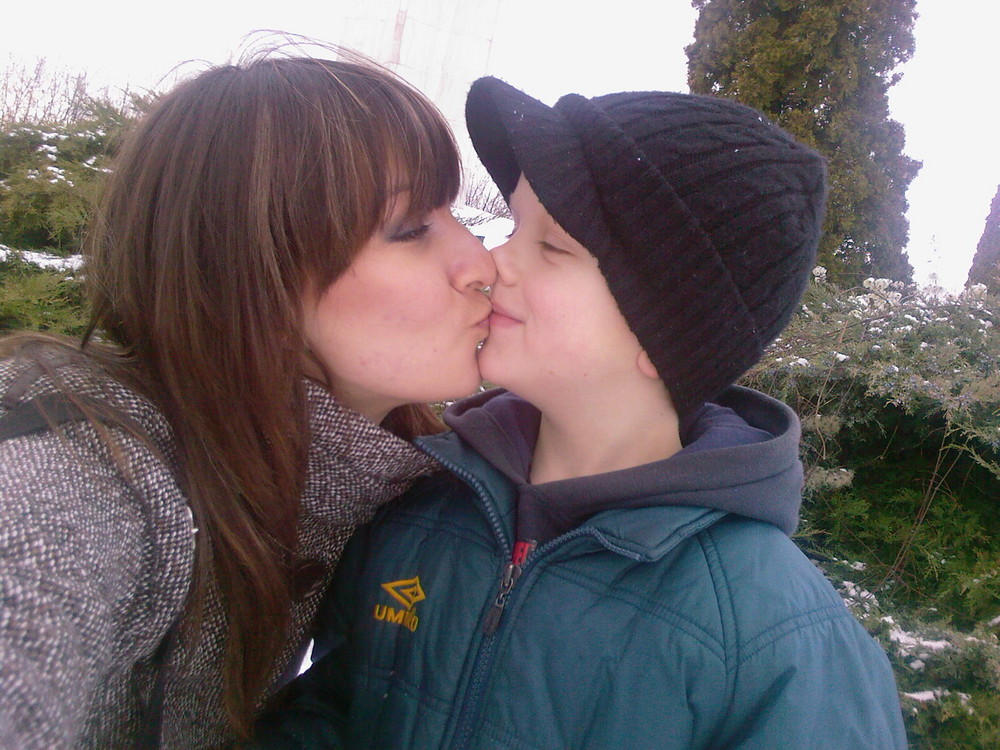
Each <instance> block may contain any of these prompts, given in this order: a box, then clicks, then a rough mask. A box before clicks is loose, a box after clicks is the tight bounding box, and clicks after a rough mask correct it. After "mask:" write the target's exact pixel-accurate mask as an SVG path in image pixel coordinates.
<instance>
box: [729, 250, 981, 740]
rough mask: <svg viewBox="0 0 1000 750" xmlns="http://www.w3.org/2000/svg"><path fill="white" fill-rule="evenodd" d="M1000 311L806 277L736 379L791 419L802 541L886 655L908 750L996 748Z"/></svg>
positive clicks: (887, 285)
mask: <svg viewBox="0 0 1000 750" xmlns="http://www.w3.org/2000/svg"><path fill="white" fill-rule="evenodd" d="M997 310H1000V300H998V299H997V298H996V297H993V296H991V295H990V294H989V293H988V292H987V290H986V288H985V287H983V286H974V287H971V288H969V289H967V290H966V291H965V292H963V293H962V294H961V295H958V296H953V295H946V294H943V293H941V290H935V289H925V290H916V289H914V288H913V287H907V286H904V285H903V284H901V283H899V282H894V281H888V280H885V279H868V280H866V281H865V282H864V285H863V287H862V288H859V289H854V290H842V289H839V288H837V287H835V286H833V285H831V284H828V283H826V280H825V272H824V270H823V269H822V268H817V270H816V280H815V283H814V284H813V285H812V286H811V288H810V290H809V292H808V293H807V295H806V298H805V300H804V304H803V305H802V308H801V311H800V313H799V315H798V316H797V317H796V318H795V320H794V321H793V322H792V324H791V325H790V326H789V328H788V329H787V331H786V332H785V334H784V335H783V337H782V338H781V339H779V340H778V341H777V342H776V343H775V345H774V346H773V347H772V349H771V351H770V352H769V354H768V356H767V357H766V358H765V360H764V361H763V362H761V363H760V365H759V366H758V367H757V368H756V369H755V370H754V371H753V372H752V373H750V374H749V375H748V377H747V381H748V384H750V385H753V386H755V387H758V388H761V389H762V390H765V391H768V392H770V393H772V394H774V395H775V396H777V397H779V398H782V399H783V400H785V401H787V402H788V403H789V404H791V405H792V406H793V407H794V408H795V409H796V411H797V412H798V413H799V415H800V416H801V418H802V423H803V442H802V452H803V461H804V463H805V466H806V497H805V503H804V506H803V523H802V527H801V529H800V532H799V536H800V541H801V542H802V544H803V545H804V546H805V547H806V548H807V550H809V552H810V553H811V554H812V555H813V556H814V557H815V558H816V559H817V560H818V561H819V563H820V565H821V567H823V568H824V570H825V571H826V572H827V574H828V575H829V576H830V577H831V578H832V579H833V580H834V582H835V583H836V584H837V585H838V586H839V587H840V588H841V591H842V592H843V593H844V596H845V599H846V600H847V601H848V602H849V604H851V605H852V607H853V608H854V609H855V612H856V613H857V614H858V615H859V616H860V617H861V618H862V621H863V622H865V623H866V625H868V626H869V629H870V630H871V631H872V633H873V634H874V635H876V636H877V637H880V638H881V639H882V640H883V642H884V644H885V645H886V647H887V650H888V651H889V652H890V654H891V656H892V658H893V661H894V665H895V667H896V669H897V680H898V682H899V685H900V689H901V692H902V693H903V702H904V709H905V711H906V716H907V720H908V722H909V730H910V734H911V739H912V740H913V741H914V742H915V743H916V744H915V747H918V748H951V747H955V748H958V747H961V748H965V749H966V750H970V749H974V748H984V749H985V748H995V747H998V746H1000V743H998V742H997V738H998V737H1000V697H998V688H1000V645H998V643H997V632H998V631H1000V533H998V532H1000V516H998V514H997V502H998V498H1000V336H998V333H997V325H998V323H1000V321H998V319H997V318H998V315H997V313H995V312H994V311H997ZM890 613H891V614H890Z"/></svg>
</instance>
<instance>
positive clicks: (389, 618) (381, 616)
mask: <svg viewBox="0 0 1000 750" xmlns="http://www.w3.org/2000/svg"><path fill="white" fill-rule="evenodd" d="M382 588H383V589H384V590H385V591H386V592H388V593H389V595H390V596H391V597H392V598H393V599H395V600H396V601H397V602H399V603H400V604H402V605H403V606H404V607H406V609H396V608H395V607H390V606H389V605H387V604H376V605H375V619H376V620H382V621H384V622H390V623H393V624H395V625H402V626H403V627H404V628H406V629H407V630H409V631H410V632H413V631H414V630H416V629H417V623H418V622H419V620H418V618H417V615H416V614H415V613H414V612H413V605H415V604H416V603H417V602H422V601H423V600H424V599H426V598H427V595H426V594H424V590H423V589H422V588H421V587H420V576H416V577H414V578H406V579H403V580H399V581H391V582H390V583H383V584H382Z"/></svg>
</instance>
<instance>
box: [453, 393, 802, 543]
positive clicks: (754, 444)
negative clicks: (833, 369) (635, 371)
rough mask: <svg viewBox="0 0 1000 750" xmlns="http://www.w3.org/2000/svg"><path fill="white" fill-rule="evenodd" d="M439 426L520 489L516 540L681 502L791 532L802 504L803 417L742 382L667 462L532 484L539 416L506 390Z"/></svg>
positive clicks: (706, 411)
mask: <svg viewBox="0 0 1000 750" xmlns="http://www.w3.org/2000/svg"><path fill="white" fill-rule="evenodd" d="M444 419H445V422H446V423H447V424H448V426H449V427H451V428H452V429H453V430H454V431H455V433H456V434H457V435H458V436H459V437H460V438H461V440H462V441H463V442H465V443H467V444H468V445H469V446H470V447H471V448H473V449H474V450H475V451H476V452H477V453H479V455H481V456H482V457H483V459H485V460H486V461H487V462H488V463H489V464H490V465H492V466H493V467H494V468H495V469H496V470H497V471H499V472H500V473H501V474H503V475H504V476H505V477H506V478H507V479H509V480H510V481H511V482H512V483H513V484H514V485H515V486H516V487H517V492H518V501H517V538H518V539H523V540H532V541H537V542H539V543H541V542H544V541H546V540H548V539H551V538H553V537H555V536H558V535H559V534H561V533H564V532H566V531H569V530H571V529H573V528H575V527H577V526H579V525H580V524H581V523H583V522H584V521H586V520H587V519H588V518H590V517H592V516H594V515H595V514H597V513H600V512H602V511H605V510H612V509H619V508H633V509H634V508H654V507H660V506H687V507H696V508H705V509H710V510H717V511H723V512H725V513H733V514H736V515H740V516H744V517H746V518H751V519H754V520H758V521H764V522H767V523H770V524H773V525H775V526H777V527H778V528H780V529H781V530H782V531H784V532H785V533H786V534H791V533H792V532H793V531H794V530H795V528H796V526H797V524H798V515H799V506H800V505H801V497H802V495H801V491H802V465H801V463H800V462H799V457H798V446H799V435H800V428H799V421H798V418H797V417H796V416H795V413H794V412H793V411H792V410H791V409H790V408H789V407H788V406H786V405H785V404H783V403H781V402H780V401H777V400H775V399H772V398H770V397H768V396H765V395H764V394H762V393H758V392H757V391H753V390H750V389H748V388H741V387H739V386H732V387H730V388H728V389H727V390H725V391H724V392H723V393H722V394H721V395H720V397H719V398H718V399H716V402H715V403H709V404H705V405H704V406H702V407H701V408H700V409H699V410H698V411H697V413H696V414H694V415H693V418H692V419H690V420H688V421H687V427H686V429H685V430H684V432H683V434H682V436H681V438H682V444H683V446H684V447H683V449H682V450H681V451H680V452H678V453H676V454H674V455H673V456H671V457H670V458H668V459H665V460H663V461H657V462H654V463H650V464H645V465H642V466H637V467H634V468H630V469H624V470H621V471H613V472H608V473H605V474H597V475H592V476H585V477H575V478H572V479H563V480H559V481H556V482H545V483H541V484H535V485H532V484H530V483H529V481H528V477H529V474H530V469H531V457H532V453H533V452H534V446H535V441H536V440H537V437H538V428H539V423H540V420H541V415H540V413H539V412H538V410H537V409H536V408H535V407H533V406H532V405H531V404H529V403H528V402H526V401H525V400H524V399H522V398H520V397H519V396H516V395H514V394H512V393H509V392H508V391H505V390H503V389H496V390H492V391H487V392H485V393H481V394H478V395H476V396H473V397H471V398H468V399H465V400H463V401H460V402H458V403H456V404H453V405H452V406H450V407H449V408H448V409H447V410H446V411H445V414H444Z"/></svg>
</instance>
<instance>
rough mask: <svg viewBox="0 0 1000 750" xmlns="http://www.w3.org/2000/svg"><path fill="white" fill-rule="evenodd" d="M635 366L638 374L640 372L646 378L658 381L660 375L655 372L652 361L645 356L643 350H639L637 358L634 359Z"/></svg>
mask: <svg viewBox="0 0 1000 750" xmlns="http://www.w3.org/2000/svg"><path fill="white" fill-rule="evenodd" d="M636 365H637V366H638V368H639V372H641V373H642V374H643V375H645V376H646V377H647V378H652V379H653V380H659V379H660V373H658V372H657V371H656V366H655V365H654V364H653V361H652V360H651V359H650V358H649V355H648V354H646V350H645V349H640V350H639V356H638V358H637V359H636Z"/></svg>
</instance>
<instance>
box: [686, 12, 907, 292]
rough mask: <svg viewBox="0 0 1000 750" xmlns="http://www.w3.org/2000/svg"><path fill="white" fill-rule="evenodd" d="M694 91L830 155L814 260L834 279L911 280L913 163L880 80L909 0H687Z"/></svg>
mask: <svg viewBox="0 0 1000 750" xmlns="http://www.w3.org/2000/svg"><path fill="white" fill-rule="evenodd" d="M692 4H693V5H694V7H695V8H697V9H698V10H699V11H700V14H699V16H698V21H697V25H696V26H695V38H694V43H693V44H691V45H690V46H689V47H688V48H687V50H686V51H687V55H688V83H689V85H690V87H691V91H692V92H693V93H702V94H715V95H720V96H727V97H732V98H734V99H737V100H739V101H741V102H743V103H745V104H749V105H750V106H752V107H756V108H757V109H759V110H761V111H763V112H764V113H766V114H767V115H768V116H769V117H770V118H771V119H773V120H774V121H775V122H777V123H779V124H780V125H782V126H783V127H785V128H787V129H788V130H789V131H791V132H792V133H794V134H795V135H796V136H797V137H798V138H799V139H801V140H802V141H803V142H805V143H808V144H810V145H812V146H813V147H814V148H816V149H817V150H818V151H819V152H820V153H822V154H823V155H824V156H826V158H827V160H828V163H829V176H830V180H829V181H830V199H829V203H828V209H827V219H826V225H825V227H824V236H823V239H822V241H821V243H820V250H819V262H820V263H821V264H822V265H824V266H826V268H827V269H828V271H829V272H830V273H831V277H832V278H833V279H836V280H837V281H839V282H841V283H845V284H848V285H850V284H854V283H856V282H857V281H859V277H861V278H863V277H864V276H869V275H871V276H880V277H886V278H892V279H896V280H900V281H909V280H910V279H911V277H912V273H913V269H912V267H911V266H910V264H909V262H908V261H907V259H906V256H905V253H904V252H903V249H904V247H905V246H906V242H907V234H908V230H909V224H908V222H907V220H906V216H905V213H906V208H907V203H906V189H907V187H909V184H910V182H911V181H912V180H913V178H914V177H915V176H916V174H917V172H918V171H919V169H920V166H921V164H920V162H918V161H914V160H913V159H910V158H909V157H908V156H906V155H905V154H903V145H904V133H903V127H902V125H900V124H899V123H898V122H896V121H894V120H892V119H890V117H889V103H888V90H889V88H890V87H891V86H892V85H894V84H895V83H896V82H897V81H898V80H899V76H900V74H899V73H897V72H896V69H897V68H898V67H899V65H900V64H901V63H903V62H905V61H906V60H908V59H909V58H910V56H911V55H912V54H913V49H914V40H913V23H914V20H915V19H916V13H915V11H914V5H915V0H692Z"/></svg>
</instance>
